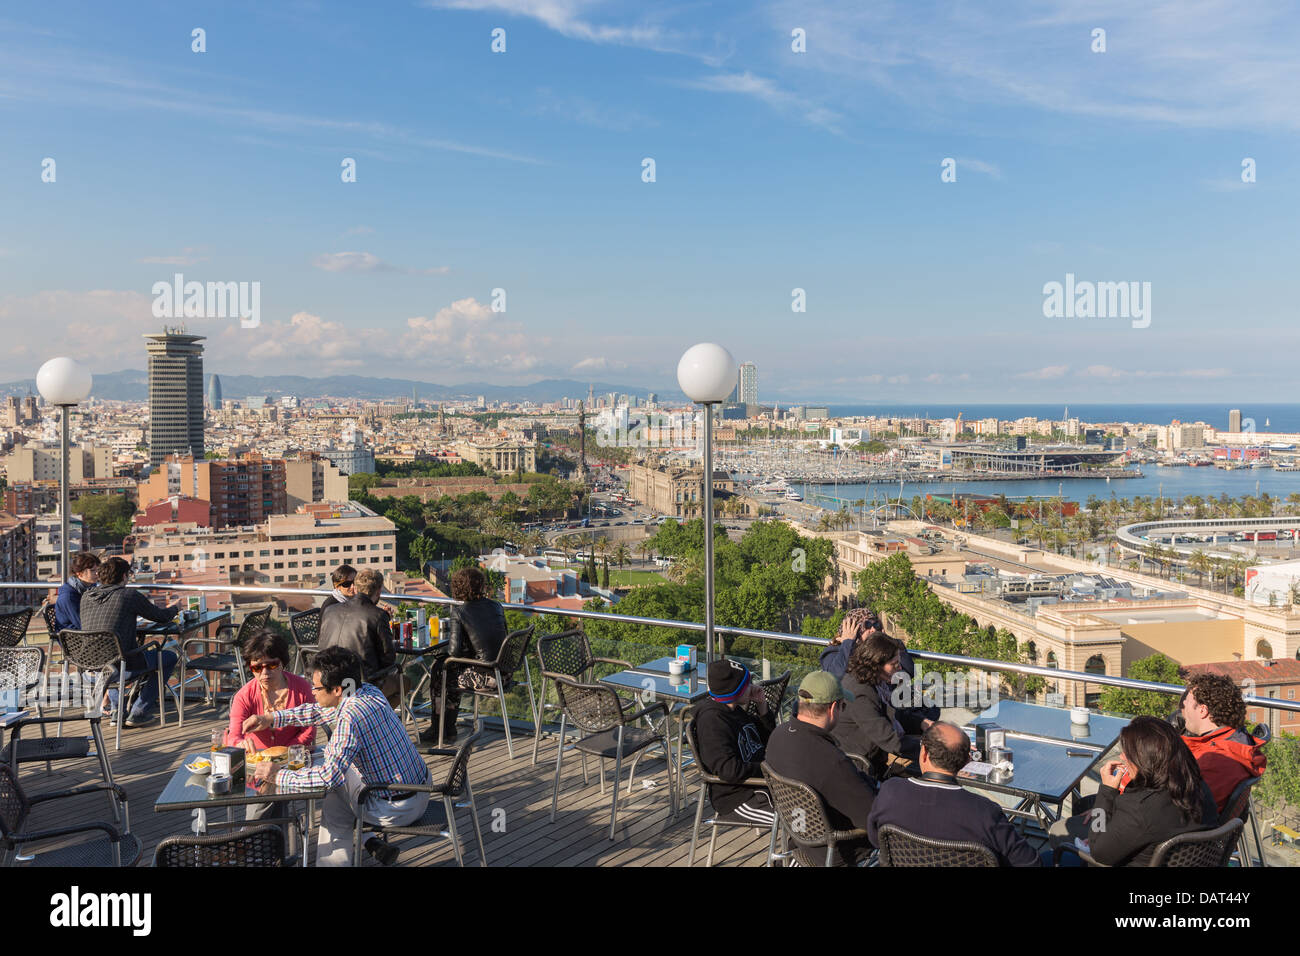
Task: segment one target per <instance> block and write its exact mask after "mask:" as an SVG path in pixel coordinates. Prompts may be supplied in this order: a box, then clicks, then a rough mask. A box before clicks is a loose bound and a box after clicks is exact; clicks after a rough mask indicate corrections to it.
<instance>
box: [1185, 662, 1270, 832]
mask: <svg viewBox="0 0 1300 956" xmlns="http://www.w3.org/2000/svg"><path fill="white" fill-rule="evenodd" d="M1181 713H1182V717H1183V723H1184V725H1185V729H1184V730H1183V742H1184V743H1185V744H1187V748H1188V749H1189V750H1190V751H1191V752H1192V756H1193V757H1195V758H1196V763H1197V765H1198V766H1199V767H1200V768H1201V776H1202V777H1204V778H1205V782H1206V783H1208V784H1209V785H1210V791H1211V792H1212V793H1213V794H1214V802H1215V804H1216V805H1217V806H1218V808H1219V812H1220V813H1222V812H1223V808H1224V807H1225V806H1226V805H1227V803H1228V797H1229V796H1231V795H1232V791H1233V790H1234V789H1235V788H1236V786H1237V785H1238V784H1239V783H1241V782H1242V781H1243V780H1246V779H1247V778H1249V777H1258V776H1259V775H1260V774H1262V773H1263V772H1264V768H1265V767H1266V766H1268V760H1267V759H1266V758H1265V756H1264V745H1263V744H1262V743H1260V742H1259V741H1258V740H1256V739H1255V738H1254V737H1252V736H1251V735H1250V734H1248V733H1246V731H1245V730H1244V729H1242V728H1243V727H1244V725H1245V723H1246V704H1245V701H1243V700H1242V698H1241V691H1240V689H1238V687H1237V685H1236V683H1235V682H1234V681H1233V680H1232V678H1231V677H1225V676H1223V675H1222V674H1197V675H1195V676H1194V677H1192V678H1191V679H1190V680H1188V682H1187V692H1186V693H1185V694H1183V702H1182V706H1181Z"/></svg>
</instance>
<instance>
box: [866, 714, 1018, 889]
mask: <svg viewBox="0 0 1300 956" xmlns="http://www.w3.org/2000/svg"><path fill="white" fill-rule="evenodd" d="M969 761H970V738H969V737H967V736H966V734H965V732H964V731H963V730H962V729H961V728H960V727H957V726H956V725H954V724H950V723H947V722H944V721H940V722H938V723H935V724H932V725H930V727H929V729H927V730H926V732H925V734H924V736H923V737H922V738H921V776H920V777H919V778H917V777H895V778H894V779H892V780H886V781H885V782H884V783H882V784H881V785H880V794H879V796H877V797H876V802H875V805H874V806H873V807H872V808H871V816H870V818H869V819H868V820H867V832H868V833H869V834H870V835H871V842H872V843H874V844H876V845H879V843H880V828H881V827H882V826H884V825H885V824H887V823H891V824H893V825H894V826H896V827H900V828H901V829H904V830H906V831H907V832H909V833H912V834H915V835H916V836H920V837H930V838H931V839H935V840H955V841H960V842H964V843H978V844H980V845H981V846H986V847H988V848H989V849H990V850H992V851H993V852H994V854H995V855H996V856H997V858H998V865H999V866H1038V865H1039V861H1038V854H1037V853H1035V852H1034V850H1033V849H1031V848H1030V846H1029V844H1028V843H1026V842H1025V838H1024V837H1022V836H1021V835H1020V834H1019V833H1017V832H1016V828H1015V827H1013V826H1012V825H1011V822H1010V821H1009V820H1008V819H1007V818H1006V816H1004V815H1003V813H1002V808H1001V807H999V806H998V805H997V804H996V803H994V802H993V801H992V800H990V799H988V797H981V796H980V795H979V794H977V793H971V792H970V791H969V790H966V789H964V788H963V787H962V786H961V785H960V784H958V783H957V771H959V770H961V768H962V767H964V766H966V764H967V763H968V762H969Z"/></svg>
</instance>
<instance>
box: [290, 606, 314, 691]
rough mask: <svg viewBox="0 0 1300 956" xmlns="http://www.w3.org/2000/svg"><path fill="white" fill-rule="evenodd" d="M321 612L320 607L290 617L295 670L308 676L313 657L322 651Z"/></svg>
mask: <svg viewBox="0 0 1300 956" xmlns="http://www.w3.org/2000/svg"><path fill="white" fill-rule="evenodd" d="M320 612H321V609H320V608H318V607H313V608H308V609H307V610H305V611H299V612H298V613H297V614H290V615H289V634H290V635H291V637H292V638H293V654H294V669H295V671H296V673H299V674H303V675H304V676H306V674H307V671H306V668H307V665H308V664H310V663H311V655H312V654H315V653H316V651H317V650H319V649H320Z"/></svg>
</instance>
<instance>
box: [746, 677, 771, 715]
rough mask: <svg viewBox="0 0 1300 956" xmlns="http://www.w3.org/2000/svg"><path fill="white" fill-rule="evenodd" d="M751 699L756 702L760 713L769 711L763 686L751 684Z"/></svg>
mask: <svg viewBox="0 0 1300 956" xmlns="http://www.w3.org/2000/svg"><path fill="white" fill-rule="evenodd" d="M749 699H750V700H752V701H753V702H754V705H755V706H756V707H757V708H758V712H759V713H760V714H766V713H767V695H766V694H764V693H763V688H761V687H759V686H758V684H756V683H755V684H750V685H749Z"/></svg>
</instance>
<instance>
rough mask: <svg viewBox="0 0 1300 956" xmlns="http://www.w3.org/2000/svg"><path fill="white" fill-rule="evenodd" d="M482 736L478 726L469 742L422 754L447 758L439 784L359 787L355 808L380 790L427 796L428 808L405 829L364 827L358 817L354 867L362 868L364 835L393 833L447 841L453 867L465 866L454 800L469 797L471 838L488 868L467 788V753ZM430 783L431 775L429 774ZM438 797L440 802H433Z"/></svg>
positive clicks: (475, 809) (481, 862)
mask: <svg viewBox="0 0 1300 956" xmlns="http://www.w3.org/2000/svg"><path fill="white" fill-rule="evenodd" d="M482 736H483V728H482V726H481V725H478V727H477V729H476V730H475V731H474V733H473V734H472V735H470V737H469V739H468V740H466V741H465V742H464V743H462V744H461V745H460V746H459V747H457V748H456V749H455V750H452V749H450V748H446V749H443V748H439V747H428V748H425V749H424V751H422V752H423V753H424V754H426V755H428V756H431V757H450V758H451V763H450V764H449V765H448V766H447V776H446V777H444V778H443V781H442V782H441V783H427V784H422V785H420V786H413V785H412V784H408V783H376V784H371V785H369V786H365V787H362V788H361V790H360V791H359V792H358V794H357V803H358V805H364V803H365V800H366V797H367V795H369V793H370V791H371V790H381V789H401V790H415V791H419V792H422V793H423V792H427V793H429V794H430V795H431V796H430V799H429V807H428V809H427V810H425V811H424V816H422V817H420V819H418V820H416V821H415V822H414V823H408V824H405V825H404V826H397V827H383V826H379V825H378V824H374V823H366V822H364V821H363V820H362V819H361V818H360V817H358V818H357V826H356V831H355V833H354V836H353V846H352V863H353V865H354V866H360V865H361V839H362V834H363V833H364V832H371V833H380V834H387V833H393V834H396V835H398V836H424V837H433V838H434V839H439V840H450V841H451V848H452V852H454V853H455V854H456V864H457V865H458V866H462V867H463V866H464V865H465V853H464V850H463V849H462V847H461V843H460V834H459V832H458V831H457V830H456V800H458V799H459V798H461V797H469V812H470V817H471V819H473V821H474V835H475V836H476V837H478V857H479V866H487V865H488V863H487V851H486V850H485V849H484V848H483V830H482V829H481V828H480V827H479V822H478V804H477V803H476V802H475V800H474V789H473V787H471V786H470V784H469V757H470V751H471V750H473V749H474V745H475V744H476V743H478V741H479V739H480V738H481V737H482ZM430 779H432V772H431V773H430ZM433 797H441V801H439V800H435V799H433Z"/></svg>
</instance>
